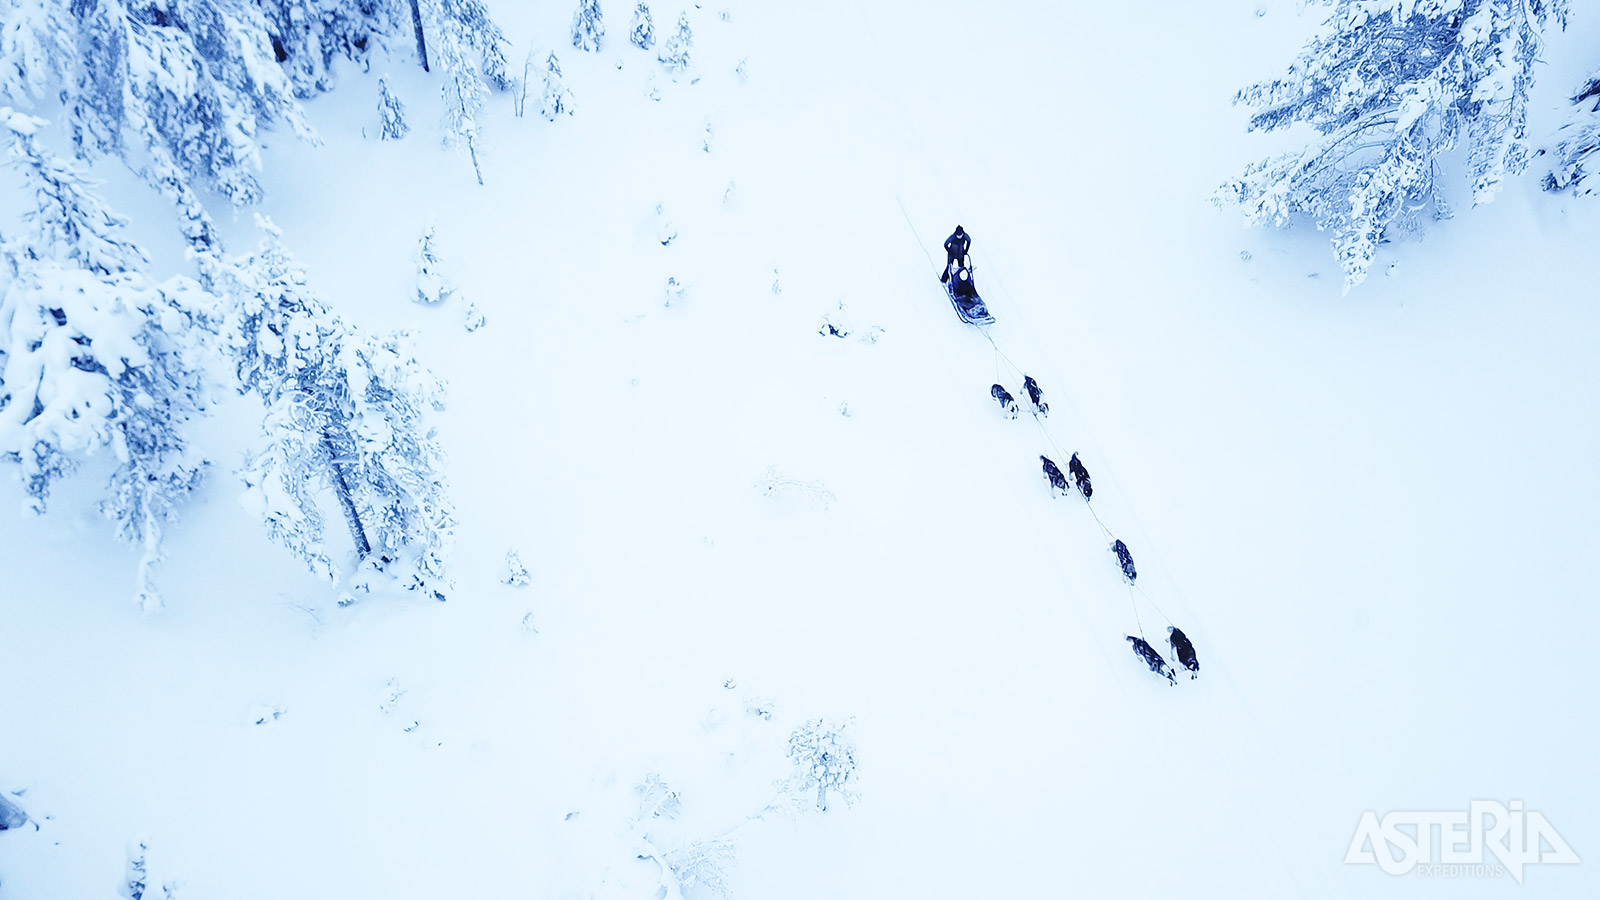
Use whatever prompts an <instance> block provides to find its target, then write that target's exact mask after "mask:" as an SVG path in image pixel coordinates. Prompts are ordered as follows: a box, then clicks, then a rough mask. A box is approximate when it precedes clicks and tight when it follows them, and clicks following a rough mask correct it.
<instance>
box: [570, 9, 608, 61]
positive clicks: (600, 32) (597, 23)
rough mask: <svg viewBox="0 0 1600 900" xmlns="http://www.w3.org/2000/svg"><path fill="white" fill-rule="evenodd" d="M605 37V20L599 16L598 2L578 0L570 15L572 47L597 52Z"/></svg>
mask: <svg viewBox="0 0 1600 900" xmlns="http://www.w3.org/2000/svg"><path fill="white" fill-rule="evenodd" d="M605 36H606V25H605V20H604V19H603V18H602V17H601V15H600V0H578V11H577V12H575V13H573V14H572V46H574V47H577V48H578V49H579V50H590V51H594V52H599V51H600V49H601V42H602V39H604V38H605Z"/></svg>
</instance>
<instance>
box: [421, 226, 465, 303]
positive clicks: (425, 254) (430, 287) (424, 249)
mask: <svg viewBox="0 0 1600 900" xmlns="http://www.w3.org/2000/svg"><path fill="white" fill-rule="evenodd" d="M433 242H434V232H433V226H432V225H429V226H428V227H427V228H425V229H423V232H422V238H421V239H420V240H419V241H418V242H417V253H416V257H415V259H416V263H417V280H416V285H417V291H416V295H415V296H413V297H412V298H411V299H413V300H415V301H417V302H418V303H421V304H423V305H425V306H437V305H438V304H440V303H443V302H445V301H446V300H449V299H450V297H451V296H452V295H454V294H455V292H456V288H455V285H453V284H451V283H450V279H448V278H446V277H445V276H444V274H443V273H441V272H440V271H439V269H440V266H439V250H438V248H437V247H435V246H434V245H433Z"/></svg>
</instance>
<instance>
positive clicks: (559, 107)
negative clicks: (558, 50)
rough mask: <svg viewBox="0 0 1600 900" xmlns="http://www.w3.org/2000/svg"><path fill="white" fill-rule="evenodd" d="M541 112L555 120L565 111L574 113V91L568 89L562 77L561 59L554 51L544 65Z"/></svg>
mask: <svg viewBox="0 0 1600 900" xmlns="http://www.w3.org/2000/svg"><path fill="white" fill-rule="evenodd" d="M539 112H540V114H541V115H543V116H544V117H545V118H546V119H548V120H550V121H551V122H554V121H555V120H556V117H557V116H559V115H561V114H562V113H565V114H567V115H569V116H570V115H572V112H573V110H572V92H571V91H569V90H567V86H566V84H565V83H564V82H563V81H562V78H561V61H560V60H558V59H556V55H555V54H554V53H551V54H550V58H549V59H547V60H545V66H544V94H543V96H542V98H541V101H540V104H539Z"/></svg>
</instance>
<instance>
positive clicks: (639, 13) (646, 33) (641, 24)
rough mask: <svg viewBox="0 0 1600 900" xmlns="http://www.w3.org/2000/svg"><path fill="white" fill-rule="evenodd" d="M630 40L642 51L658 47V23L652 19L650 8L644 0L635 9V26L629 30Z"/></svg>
mask: <svg viewBox="0 0 1600 900" xmlns="http://www.w3.org/2000/svg"><path fill="white" fill-rule="evenodd" d="M628 40H629V41H631V42H632V43H633V45H634V46H635V47H638V48H639V49H640V50H649V49H650V48H651V47H654V46H655V45H656V23H655V20H654V19H652V18H651V17H650V6H649V4H647V3H645V2H644V0H639V5H638V6H635V7H634V8H633V24H632V26H630V27H629V28H628Z"/></svg>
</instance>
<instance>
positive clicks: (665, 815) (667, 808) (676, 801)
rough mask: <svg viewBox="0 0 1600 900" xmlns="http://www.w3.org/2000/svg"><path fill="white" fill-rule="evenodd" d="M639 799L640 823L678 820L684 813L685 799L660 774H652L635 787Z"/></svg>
mask: <svg viewBox="0 0 1600 900" xmlns="http://www.w3.org/2000/svg"><path fill="white" fill-rule="evenodd" d="M633 792H634V793H635V794H637V795H638V797H639V821H641V822H648V821H649V820H651V819H676V818H677V817H678V814H679V813H681V812H683V798H682V797H679V796H678V792H677V791H675V790H673V789H672V787H671V786H670V785H668V784H667V782H666V780H665V779H663V778H662V777H661V776H660V775H659V774H657V773H655V772H651V773H650V774H648V775H646V776H645V777H644V780H643V781H641V782H639V783H638V784H637V785H635V786H634V789H633Z"/></svg>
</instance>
